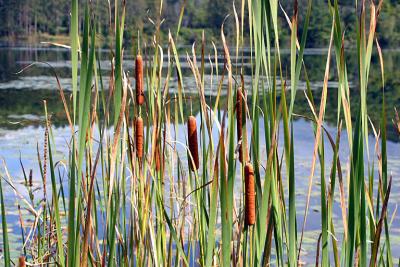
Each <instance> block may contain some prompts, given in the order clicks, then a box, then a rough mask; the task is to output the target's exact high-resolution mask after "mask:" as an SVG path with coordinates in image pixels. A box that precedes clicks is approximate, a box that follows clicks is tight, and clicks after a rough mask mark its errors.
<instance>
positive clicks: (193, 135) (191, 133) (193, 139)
mask: <svg viewBox="0 0 400 267" xmlns="http://www.w3.org/2000/svg"><path fill="white" fill-rule="evenodd" d="M187 126H188V141H189V151H190V154H191V155H192V157H193V162H194V166H193V162H192V161H191V159H190V158H189V166H190V169H191V170H192V171H193V170H198V169H199V166H200V163H199V148H198V146H197V125H196V118H195V117H193V116H189V119H188V122H187Z"/></svg>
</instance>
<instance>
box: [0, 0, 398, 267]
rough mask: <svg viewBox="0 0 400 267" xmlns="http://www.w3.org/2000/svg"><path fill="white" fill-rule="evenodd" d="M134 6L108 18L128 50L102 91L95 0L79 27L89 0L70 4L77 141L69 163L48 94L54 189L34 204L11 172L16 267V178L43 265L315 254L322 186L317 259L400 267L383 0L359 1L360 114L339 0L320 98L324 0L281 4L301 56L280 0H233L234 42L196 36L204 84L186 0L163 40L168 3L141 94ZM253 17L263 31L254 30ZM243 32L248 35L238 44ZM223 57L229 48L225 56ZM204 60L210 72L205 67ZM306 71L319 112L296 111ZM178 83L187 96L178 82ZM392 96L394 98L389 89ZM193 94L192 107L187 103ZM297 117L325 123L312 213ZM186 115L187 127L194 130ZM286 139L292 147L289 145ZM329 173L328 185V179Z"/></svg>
mask: <svg viewBox="0 0 400 267" xmlns="http://www.w3.org/2000/svg"><path fill="white" fill-rule="evenodd" d="M124 4H125V1H122V2H120V1H118V0H115V3H114V5H113V8H114V15H113V16H111V17H113V18H114V21H112V22H111V21H110V27H111V28H114V29H115V30H114V36H113V37H114V38H112V39H113V41H114V43H113V44H110V45H111V46H113V47H114V49H115V50H114V51H113V53H110V62H111V66H112V67H111V75H110V78H109V79H110V81H109V88H104V82H103V80H104V79H105V78H104V77H103V76H102V70H101V66H100V64H98V61H99V58H98V57H99V55H98V53H97V45H96V19H95V16H94V14H92V7H91V6H90V4H87V5H86V8H85V13H84V23H83V34H82V36H81V35H80V34H79V28H78V22H79V18H78V14H79V12H78V6H79V5H78V1H77V0H72V5H71V6H72V12H71V46H70V49H71V62H72V74H71V75H72V88H73V92H72V97H71V98H70V99H68V98H66V97H65V96H64V91H63V88H62V87H61V86H60V87H59V92H60V96H61V99H62V104H63V107H64V109H65V114H66V117H67V118H68V121H69V127H70V130H71V139H70V140H69V148H70V149H69V151H68V155H67V157H66V158H64V159H62V160H60V161H57V162H55V161H54V158H55V156H56V154H55V151H56V149H55V147H54V145H55V144H54V141H53V138H54V136H53V134H52V130H51V129H52V127H51V120H50V118H49V116H48V114H47V109H46V105H45V114H46V124H45V129H46V131H45V148H44V151H43V154H42V155H41V154H40V152H39V149H38V160H39V165H40V171H41V175H42V181H43V192H44V198H43V199H41V200H39V201H38V200H37V199H35V194H33V190H32V185H30V183H26V188H27V190H28V192H30V199H25V198H24V197H23V196H22V195H21V194H19V193H18V192H17V190H16V189H15V187H14V186H13V182H12V179H11V177H10V175H9V174H8V172H6V175H5V176H4V177H1V178H2V179H1V181H0V200H1V215H2V226H3V227H2V229H3V244H4V246H3V251H4V263H5V265H6V266H11V257H10V252H9V251H10V241H9V240H8V236H7V222H6V207H5V204H4V199H3V194H2V192H3V191H2V183H1V182H4V181H5V182H6V183H7V184H8V185H9V186H10V187H11V188H13V190H14V191H15V193H16V194H17V195H18V197H19V198H20V199H21V202H23V204H24V207H25V208H26V209H28V210H29V212H30V214H29V215H26V216H27V217H29V218H33V219H32V221H33V222H34V223H33V224H32V225H31V226H26V225H24V223H23V221H24V220H21V230H22V233H23V234H22V239H23V240H24V241H23V246H22V250H21V254H23V256H24V257H25V259H26V262H27V263H31V264H39V265H40V264H51V263H55V264H57V265H60V266H80V265H82V266H89V265H90V266H150V265H154V266H161V265H167V266H171V265H183V266H193V265H205V266H219V265H221V266H231V265H235V266H236V265H240V266H268V265H274V266H286V265H289V266H298V265H302V264H303V261H304V256H303V254H304V253H303V251H304V242H305V238H304V236H305V235H306V234H307V233H306V232H305V229H306V225H307V218H308V212H309V207H310V198H311V193H312V192H314V191H316V192H318V196H319V201H320V207H321V210H320V216H321V225H320V226H321V227H320V229H319V231H318V235H319V238H318V240H315V244H313V245H314V250H315V251H316V260H315V264H316V265H317V266H318V265H319V263H320V261H321V265H322V266H330V265H335V266H354V265H357V266H366V265H367V264H369V265H370V266H377V265H379V266H393V257H392V252H391V240H390V221H389V220H388V201H389V196H390V191H391V183H392V178H391V177H390V175H389V174H388V162H387V152H386V128H387V125H386V114H385V102H384V101H383V102H382V116H381V117H382V121H381V124H380V125H379V128H378V131H376V128H377V127H376V125H373V124H372V123H370V122H369V120H368V109H367V101H366V93H367V88H368V76H369V70H370V67H371V64H372V63H373V62H371V54H372V49H373V47H376V48H377V50H378V54H379V58H380V62H379V64H380V66H381V70H382V82H383V88H384V71H383V70H384V68H383V57H382V51H381V49H380V47H379V42H378V39H377V38H376V36H375V30H376V25H377V21H378V17H379V11H380V9H381V7H382V2H379V3H378V4H377V5H375V4H374V3H373V2H371V3H370V9H369V12H367V11H366V3H365V1H361V2H357V1H356V3H355V5H356V10H359V11H360V13H359V17H358V21H357V25H356V26H357V27H358V28H357V29H358V39H357V40H356V49H357V55H358V65H357V66H358V73H359V75H358V76H359V81H358V85H359V93H360V103H359V105H358V108H357V109H356V108H354V107H351V106H350V103H351V102H350V97H351V95H350V93H349V81H348V74H347V65H346V56H345V55H346V50H345V37H346V35H345V31H344V30H343V25H342V22H341V18H340V9H339V5H338V1H337V0H335V1H329V3H328V4H327V8H328V9H329V11H330V14H331V18H332V28H331V36H330V43H329V47H328V51H327V54H326V67H325V72H324V77H321V79H323V88H322V91H321V96H320V98H319V99H320V103H319V105H317V104H318V103H315V100H314V96H313V94H314V93H315V92H313V91H312V90H311V88H310V84H309V80H308V75H307V69H306V64H305V62H304V52H305V47H306V42H307V29H308V24H309V19H310V16H312V0H308V1H307V5H306V6H305V7H304V8H306V15H305V17H304V18H302V19H301V21H302V24H300V23H299V21H300V19H299V17H298V8H299V5H298V3H297V1H294V5H293V15H292V17H291V18H290V17H289V16H288V15H287V14H286V13H285V11H283V10H282V12H284V15H285V17H286V18H287V25H288V26H287V27H288V28H289V30H290V32H291V39H290V62H289V64H287V65H284V62H283V61H282V59H281V49H282V48H281V43H280V31H281V28H282V27H286V24H284V23H282V22H281V21H280V20H279V19H278V12H281V11H280V10H281V9H280V5H279V2H278V1H277V0H271V1H268V2H265V1H258V0H257V1H256V0H253V1H242V2H241V8H240V12H239V13H238V12H237V11H236V7H235V5H233V8H232V10H233V14H234V16H233V19H229V18H227V19H226V21H225V22H224V24H223V25H221V40H220V43H218V45H219V46H221V47H222V48H223V49H222V51H219V50H218V49H217V44H215V43H214V42H208V41H207V39H206V36H205V34H203V36H202V39H201V40H199V42H198V44H200V45H197V44H193V46H192V48H191V51H187V54H186V59H187V64H188V65H189V68H190V71H191V72H192V76H193V79H194V80H195V87H196V88H195V90H196V91H197V93H196V94H188V93H187V91H185V86H186V85H185V84H184V82H183V76H182V69H181V64H182V63H181V60H182V58H181V56H180V53H181V50H180V49H178V47H177V44H176V43H177V42H178V40H179V32H180V26H181V23H182V18H183V14H184V6H183V7H182V10H181V12H180V17H179V23H178V26H177V29H176V32H175V33H172V32H170V33H169V35H168V44H167V47H165V46H164V45H165V43H163V41H164V39H163V36H161V34H160V26H161V24H162V17H161V16H162V5H163V4H164V3H163V1H161V3H160V7H159V11H160V12H159V14H160V16H159V17H158V18H152V19H151V21H152V23H153V25H154V26H155V32H154V38H152V39H151V42H149V43H147V44H146V42H143V40H138V42H137V43H138V46H139V44H142V45H143V44H145V45H143V47H136V48H137V51H142V54H141V53H139V54H138V55H137V57H136V60H135V66H136V67H135V79H136V88H135V90H136V93H135V92H134V89H132V86H131V84H133V82H132V79H131V77H130V76H129V74H130V72H129V71H128V70H125V69H124V68H123V61H124V52H125V50H124V41H125V42H127V40H124V38H123V34H124V27H125V25H124V21H125V16H126V14H125V8H124ZM301 8H303V7H301ZM110 14H112V13H111V10H110ZM368 15H369V17H368ZM367 21H369V23H370V26H369V28H368V27H367V26H366V22H367ZM245 22H246V23H248V25H245ZM228 23H231V24H233V25H234V27H233V28H234V34H231V35H230V36H232V35H233V37H231V38H227V37H226V35H225V34H226V32H225V29H224V25H226V24H228ZM247 27H248V29H249V30H250V40H245V38H244V35H243V32H244V31H245V29H247ZM299 29H301V30H302V35H301V38H298V30H299ZM367 29H369V30H367ZM137 38H138V39H139V38H140V37H139V34H138V36H137ZM140 41H141V42H140ZM231 42H232V43H234V45H232V46H229V45H228V43H231ZM210 43H211V46H207V45H208V44H210ZM248 45H249V46H250V50H251V55H252V56H251V59H250V61H251V62H250V64H251V78H252V79H251V81H252V82H251V87H250V88H245V86H244V73H243V65H244V58H243V56H241V53H243V50H244V49H245V48H246V46H248ZM230 47H231V49H230ZM199 50H200V55H199V56H198V55H197V53H198V51H199ZM207 52H208V55H207ZM333 52H334V53H333ZM219 53H222V55H223V57H222V58H223V62H222V64H221V62H220V61H221V57H220V56H219ZM135 54H136V53H135ZM333 56H335V61H334V62H335V63H336V68H335V69H336V71H337V77H338V88H337V92H338V94H337V96H338V99H337V105H338V107H337V115H336V116H337V125H336V128H337V132H336V136H335V137H334V136H332V134H331V133H329V132H328V131H327V129H326V127H325V123H324V121H325V120H324V118H325V111H326V101H327V96H328V94H330V92H329V91H328V81H329V79H330V74H331V73H332V70H331V68H332V66H331V65H332V64H333V63H332V61H331V58H332V57H333ZM198 61H199V62H198ZM206 62H209V63H210V66H211V67H210V69H207V68H206V67H205V65H206ZM78 66H80V67H78ZM221 66H222V67H221ZM78 73H79V76H78ZM78 77H79V84H78ZM286 77H290V80H288V79H287V78H286ZM300 79H304V80H305V81H306V84H307V88H306V91H305V92H304V93H305V95H306V99H307V102H308V104H309V110H310V113H309V114H311V116H306V115H304V114H295V113H294V106H295V105H296V94H297V91H298V84H299V81H300ZM174 81H176V91H172V86H171V84H172V83H173V82H174ZM289 85H290V86H289ZM208 87H209V88H208ZM78 88H79V90H78ZM206 88H208V89H209V90H211V91H213V92H215V94H216V97H215V98H213V99H212V101H211V99H208V98H207V97H206V94H205V90H206ZM223 94H226V96H224V97H223ZM382 95H383V99H384V92H382ZM248 96H249V99H248V98H247V97H248ZM194 104H197V105H198V106H199V114H198V115H197V116H196V117H195V116H194V114H193V113H192V106H193V105H194ZM188 105H190V106H191V109H190V112H188V110H186V109H184V106H188ZM71 107H72V108H71ZM188 113H190V115H189V116H188ZM352 114H353V117H356V120H355V121H353V120H352ZM354 114H356V116H354ZM296 116H298V117H303V118H304V119H306V120H309V121H310V122H311V125H312V127H311V128H310V132H313V133H314V138H315V142H314V147H313V150H312V151H313V157H312V161H311V162H310V166H311V168H310V175H309V180H308V188H307V194H306V200H305V201H306V203H303V204H305V209H304V216H302V217H300V216H299V215H298V213H299V210H298V208H297V207H298V206H299V204H298V196H297V193H298V191H297V187H296V177H295V174H296V172H295V166H296V164H297V162H295V158H294V154H295V149H296V145H295V143H296V139H295V138H294V132H293V118H294V117H296ZM342 121H344V124H343V123H342ZM197 122H199V123H197ZM186 123H187V133H186V131H182V129H183V127H184V126H183V125H185V124H186ZM260 123H263V127H264V128H263V129H261V125H260ZM197 124H199V125H197ZM342 124H343V125H344V126H345V128H346V133H347V136H348V140H349V151H350V153H349V155H348V158H345V159H343V158H340V156H339V152H338V151H339V149H340V139H341V134H342ZM280 125H282V127H280ZM397 125H398V118H397ZM235 128H236V129H235ZM371 129H373V133H374V135H375V137H376V143H377V145H376V147H377V149H376V155H377V161H378V166H379V168H378V170H377V174H376V172H375V169H374V168H375V167H374V166H375V164H374V160H375V159H373V158H372V157H373V156H372V155H370V153H369V151H368V147H369V146H368V136H369V131H370V130H371ZM280 135H283V149H279V147H278V140H279V136H280ZM182 140H183V141H182ZM325 140H327V141H328V142H327V143H325ZM379 143H380V146H379ZM328 149H329V150H332V151H333V158H332V161H331V162H328V161H327V159H326V157H325V151H327V150H328ZM365 158H367V159H368V160H367V161H365ZM239 162H241V163H242V164H240V163H239ZM341 162H349V168H348V170H343V169H342V167H341V166H342V164H341ZM318 163H319V166H317V164H318ZM318 168H319V169H318ZM317 169H318V170H319V172H318V174H319V188H318V189H317V188H316V183H315V181H314V178H315V177H314V176H315V173H316V170H317ZM328 169H329V170H330V171H329V173H328V172H326V170H328ZM24 173H25V172H24ZM63 175H65V176H66V177H68V187H67V188H66V187H65V186H63V183H59V180H61V179H62V177H63ZM47 176H50V178H51V179H50V181H51V182H50V183H51V194H48V193H46V190H45V185H46V181H47ZM25 180H27V179H26V177H25ZM376 181H379V183H378V184H377V186H376V183H375V182H376ZM375 186H376V187H375ZM374 192H376V194H375V195H374ZM335 194H336V195H337V194H339V197H338V199H339V202H340V204H339V206H340V210H341V216H342V218H340V219H337V218H335V219H334V206H335V203H334V200H335ZM296 206H297V207H296ZM300 218H302V221H300ZM28 227H29V229H28ZM308 263H309V262H308Z"/></svg>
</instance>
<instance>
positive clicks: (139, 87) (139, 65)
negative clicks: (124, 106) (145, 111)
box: [135, 54, 144, 105]
mask: <svg viewBox="0 0 400 267" xmlns="http://www.w3.org/2000/svg"><path fill="white" fill-rule="evenodd" d="M135 71H136V104H138V105H143V103H144V91H143V59H142V56H141V55H140V54H139V55H137V56H136V67H135Z"/></svg>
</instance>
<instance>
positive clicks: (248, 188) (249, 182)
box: [244, 163, 256, 225]
mask: <svg viewBox="0 0 400 267" xmlns="http://www.w3.org/2000/svg"><path fill="white" fill-rule="evenodd" d="M244 174H245V192H246V194H245V222H246V225H254V223H255V222H256V201H255V200H256V196H255V189H254V170H253V165H251V163H247V164H246V166H245V167H244Z"/></svg>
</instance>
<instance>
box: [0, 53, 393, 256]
mask: <svg viewBox="0 0 400 267" xmlns="http://www.w3.org/2000/svg"><path fill="white" fill-rule="evenodd" d="M188 51H189V52H190V49H188ZM181 54H182V55H184V54H185V53H181ZM384 55H385V75H386V78H385V79H386V81H385V82H386V87H385V89H386V101H387V115H388V124H389V125H388V138H389V141H388V151H387V153H388V166H389V173H390V174H391V175H392V176H393V188H392V193H391V200H390V205H389V210H388V212H389V217H390V218H391V219H393V221H392V228H391V238H392V239H391V242H392V245H393V249H392V252H393V256H394V257H396V258H399V257H400V215H399V214H398V213H396V209H397V205H398V203H400V183H399V182H398V181H399V179H400V143H399V142H398V141H399V137H398V135H397V134H396V132H395V130H394V127H393V126H392V125H391V120H392V119H393V117H394V112H393V110H394V107H395V106H397V107H398V108H400V79H399V78H398V77H400V71H399V69H398V68H396V62H397V64H398V62H400V53H399V52H397V51H387V52H386V53H385V52H384ZM108 57H109V52H108V51H106V50H104V51H102V52H101V61H100V63H101V68H102V70H103V75H104V76H105V77H106V76H107V74H108V71H109V69H110V64H109V61H108V60H107V59H108ZM69 58H70V55H69V53H68V51H67V50H65V49H60V48H46V47H39V48H25V47H14V48H0V158H1V159H3V160H4V162H5V164H6V166H7V168H8V171H9V173H10V175H11V176H12V177H13V180H14V181H15V183H16V185H17V188H18V189H19V190H20V192H21V193H22V194H24V195H25V194H27V192H26V190H25V189H24V186H22V185H20V182H21V181H22V180H23V171H22V168H21V163H22V164H23V166H24V168H25V171H26V172H29V170H30V169H32V170H33V177H34V180H36V183H37V184H38V185H40V183H41V180H40V173H39V164H38V160H37V146H39V148H40V151H41V148H42V145H43V139H44V128H43V125H44V122H43V114H44V110H43V102H42V101H43V100H44V99H45V100H47V105H48V110H49V113H50V114H51V115H52V123H53V136H54V141H55V148H56V159H57V160H62V159H65V157H66V151H67V143H68V141H69V138H70V130H69V128H68V127H67V121H66V118H65V116H64V111H63V106H62V104H61V102H60V98H59V94H58V91H57V83H56V80H55V78H54V76H53V74H52V71H53V70H55V71H56V73H57V75H58V77H59V78H60V81H61V84H62V86H63V87H64V89H65V90H66V91H67V92H68V90H70V73H71V68H70V61H69ZM181 60H182V63H184V62H185V59H184V58H182V59H181ZM288 60H289V59H288V57H287V56H283V61H284V64H285V62H287V61H288ZM325 60H326V52H325V51H324V50H315V51H309V52H308V53H307V54H306V55H305V62H306V66H307V70H308V74H309V77H310V80H311V86H312V89H313V90H314V92H315V93H314V94H315V100H316V102H317V103H318V101H319V96H320V90H321V88H322V83H321V80H322V79H323V74H324V66H325ZM34 61H38V62H39V61H41V62H48V63H49V64H50V65H51V66H52V67H51V68H50V67H49V66H48V65H45V64H40V65H36V66H35V67H32V68H30V69H29V70H26V71H25V72H23V73H22V74H18V75H17V74H15V73H17V72H18V71H19V70H20V69H22V68H23V67H24V66H26V65H28V64H31V63H33V62H34ZM373 61H375V63H377V59H376V58H375V57H374V58H373ZM220 63H222V59H220ZM245 63H246V64H247V65H246V66H247V69H246V73H247V74H248V75H247V76H246V77H245V80H246V83H249V82H250V78H249V77H250V76H249V74H250V70H249V68H248V66H249V64H250V56H249V55H247V56H246V55H245ZM124 65H125V66H124V67H125V69H127V70H131V72H132V71H133V65H134V59H133V56H132V55H127V56H126V59H125V63H124ZM182 65H183V68H184V69H183V73H184V76H185V79H184V83H185V88H187V90H189V91H190V89H191V88H195V81H194V80H193V78H191V77H192V76H191V72H190V70H189V69H188V66H187V64H182ZM333 65H335V64H333ZM375 65H377V64H373V66H372V68H371V77H370V85H369V93H368V109H369V115H370V117H371V120H372V121H373V122H374V124H375V125H376V126H377V125H378V124H377V123H379V120H380V110H381V88H382V86H381V84H382V83H381V81H380V77H381V76H380V75H381V74H380V72H379V67H377V66H375ZM332 68H333V69H332V71H331V73H332V74H331V77H330V84H329V92H328V100H327V101H328V103H327V112H326V120H327V126H326V127H327V129H328V131H329V132H330V133H331V134H332V136H335V135H336V129H335V126H334V125H335V124H336V108H335V107H336V105H337V94H336V88H335V85H336V83H335V81H336V80H337V79H336V75H335V69H334V66H333V67H332ZM348 69H349V77H350V81H351V83H350V85H351V97H352V99H353V102H354V105H353V107H355V106H356V105H357V102H358V100H359V97H358V95H359V94H358V92H357V81H356V77H357V70H356V64H355V62H354V61H353V60H352V58H349V66H348ZM214 79H215V78H214ZM105 80H107V79H105ZM175 82H176V81H172V83H171V92H173V90H174V89H175V86H176V83H175ZM213 83H214V88H215V83H216V80H215V81H213ZM211 86H212V85H211V82H210V84H209V86H207V87H208V91H207V92H206V93H207V94H209V95H213V94H214V93H215V90H212V89H210V88H212V87H211ZM105 87H107V86H105ZM304 87H305V84H304V83H300V89H302V88H304ZM297 96H298V98H297V99H296V108H295V113H298V114H307V112H309V111H308V106H307V104H306V102H305V99H304V94H303V92H302V91H299V93H298V94H297ZM193 109H194V110H195V111H196V107H195V105H194V107H193ZM197 110H198V107H197ZM293 126H294V140H295V143H294V150H295V162H296V166H295V174H296V186H297V192H296V194H297V204H296V205H297V212H298V218H297V220H298V223H299V225H298V229H300V227H301V222H302V220H303V214H304V207H305V202H306V201H305V199H306V191H307V186H308V176H309V174H310V169H311V161H312V148H313V145H314V136H313V132H312V124H311V123H309V122H307V121H305V120H303V119H296V120H295V122H294V125H293ZM180 127H183V126H180ZM249 127H251V126H249ZM260 130H261V131H263V130H264V127H263V121H262V120H260ZM182 131H183V132H184V131H185V129H182ZM260 136H263V133H262V132H260ZM181 138H182V140H183V141H184V138H183V136H181ZM281 138H282V137H281ZM282 144H283V140H282V139H281V140H280V141H279V146H280V149H282ZM369 146H370V147H369V157H370V158H369V161H370V162H375V163H376V161H377V158H376V154H375V147H374V146H375V138H374V137H373V136H372V135H371V136H370V138H369ZM340 147H341V150H340V159H341V162H342V168H343V172H344V173H346V170H347V168H348V155H349V151H348V140H347V134H346V132H345V130H343V131H342V138H341V145H340ZM261 149H262V150H263V148H261ZM183 154H185V153H183ZM265 154H266V151H265V148H264V150H263V155H264V156H263V157H264V158H265ZM326 159H327V160H328V162H330V161H331V159H332V150H331V149H330V145H329V144H328V143H326ZM20 160H21V161H20ZM366 160H368V159H367V158H366ZM326 165H330V164H326ZM327 168H329V167H327ZM375 169H377V167H375ZM4 173H5V170H4V165H3V163H1V167H0V174H2V175H4ZM319 173H320V171H319V170H317V172H316V174H315V176H314V181H315V183H314V190H313V193H312V198H311V207H310V213H309V218H308V224H307V228H306V231H307V233H306V235H305V246H304V249H305V252H304V254H303V256H304V260H305V261H306V262H308V263H312V262H313V261H314V258H315V249H316V246H317V239H318V235H319V232H318V231H319V229H320V228H321V227H320V216H321V214H320V207H319V202H320V193H319V184H318V182H319ZM327 173H329V169H327ZM63 183H65V185H67V181H63ZM3 185H4V186H3V187H4V190H5V197H6V205H7V207H6V209H7V211H8V217H7V218H8V223H9V227H10V228H11V240H12V242H15V244H17V242H19V243H20V229H19V221H18V213H17V210H16V208H15V207H16V205H17V203H18V202H19V201H20V200H18V197H16V196H15V194H14V192H13V191H12V190H11V189H10V187H9V186H7V185H5V184H4V183H3ZM24 190H25V191H24ZM238 193H239V192H238ZM336 196H338V194H336ZM338 201H339V200H338V199H336V202H335V210H334V213H335V217H336V218H337V219H338V220H341V210H340V206H339V203H338ZM336 218H335V219H336ZM336 227H338V229H337V232H339V233H340V232H341V231H342V229H341V227H340V224H338V225H337V226H336ZM341 237H342V236H341V235H340V234H338V239H339V240H340V239H341ZM0 242H1V241H0ZM19 253H20V247H18V246H14V247H13V255H18V254H19Z"/></svg>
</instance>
